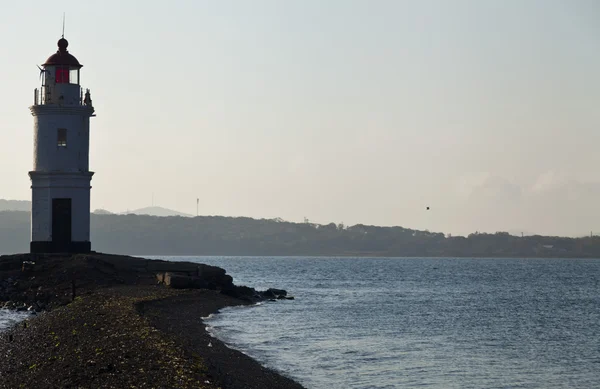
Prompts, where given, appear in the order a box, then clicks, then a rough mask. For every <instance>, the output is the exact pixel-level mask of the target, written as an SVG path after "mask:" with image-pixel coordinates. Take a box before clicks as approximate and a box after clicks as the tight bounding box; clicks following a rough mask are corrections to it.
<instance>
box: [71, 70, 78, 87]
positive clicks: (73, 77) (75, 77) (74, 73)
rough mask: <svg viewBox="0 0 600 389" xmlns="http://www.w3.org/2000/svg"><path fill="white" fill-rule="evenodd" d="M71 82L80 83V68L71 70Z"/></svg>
mask: <svg viewBox="0 0 600 389" xmlns="http://www.w3.org/2000/svg"><path fill="white" fill-rule="evenodd" d="M69 82H70V83H71V84H79V69H71V70H69Z"/></svg>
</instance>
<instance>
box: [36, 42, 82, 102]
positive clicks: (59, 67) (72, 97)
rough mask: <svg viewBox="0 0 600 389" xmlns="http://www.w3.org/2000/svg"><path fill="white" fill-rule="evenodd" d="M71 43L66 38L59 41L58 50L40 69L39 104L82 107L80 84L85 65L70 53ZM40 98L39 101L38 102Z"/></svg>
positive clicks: (37, 95) (37, 93) (37, 96)
mask: <svg viewBox="0 0 600 389" xmlns="http://www.w3.org/2000/svg"><path fill="white" fill-rule="evenodd" d="M68 46H69V42H68V41H67V40H66V39H65V38H60V39H59V41H58V50H57V51H56V53H55V54H52V55H51V56H50V57H48V59H47V60H46V62H45V63H44V64H43V65H42V68H41V69H40V72H41V74H40V76H41V78H42V87H41V91H40V92H38V91H37V90H36V93H35V101H34V103H35V104H36V105H37V104H58V105H81V104H82V103H83V101H82V100H83V95H82V91H81V87H80V86H79V82H80V69H81V68H82V66H83V65H81V64H80V63H79V61H78V60H77V58H75V57H74V56H73V55H72V54H70V53H69V51H68V50H67V47H68ZM38 98H39V100H38Z"/></svg>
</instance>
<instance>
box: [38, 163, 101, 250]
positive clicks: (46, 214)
mask: <svg viewBox="0 0 600 389" xmlns="http://www.w3.org/2000/svg"><path fill="white" fill-rule="evenodd" d="M93 174H94V173H92V172H88V173H71V174H68V173H65V174H60V173H49V174H46V173H38V172H30V173H29V175H30V177H31V184H32V185H31V193H32V196H31V203H32V204H31V240H32V241H37V242H41V241H51V240H52V199H56V198H70V199H71V207H72V208H71V240H72V241H75V242H87V241H89V240H90V189H91V186H90V182H91V179H92V175H93Z"/></svg>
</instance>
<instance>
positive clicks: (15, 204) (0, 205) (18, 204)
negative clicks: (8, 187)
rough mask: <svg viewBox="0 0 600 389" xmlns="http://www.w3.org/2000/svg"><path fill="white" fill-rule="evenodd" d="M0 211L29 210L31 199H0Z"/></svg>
mask: <svg viewBox="0 0 600 389" xmlns="http://www.w3.org/2000/svg"><path fill="white" fill-rule="evenodd" d="M0 211H27V212H29V211H31V201H28V200H4V199H0Z"/></svg>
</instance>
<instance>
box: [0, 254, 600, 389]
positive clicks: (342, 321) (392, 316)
mask: <svg viewBox="0 0 600 389" xmlns="http://www.w3.org/2000/svg"><path fill="white" fill-rule="evenodd" d="M156 258H159V257H156ZM160 258H164V259H168V260H187V261H193V262H199V263H206V264H211V265H216V266H220V267H222V268H224V269H226V270H227V272H228V273H229V274H230V275H232V276H233V278H234V282H235V283H236V284H239V285H248V286H252V287H254V288H257V289H266V288H269V287H275V288H283V289H287V290H288V292H289V293H290V294H292V295H294V296H295V298H296V299H295V300H293V301H286V300H279V301H276V302H265V303H263V304H260V305H258V306H253V307H233V308H226V309H224V310H222V312H221V313H220V314H217V315H214V316H212V317H211V318H210V319H209V320H207V324H208V325H209V326H210V330H211V331H212V332H213V334H214V335H215V336H217V337H218V338H219V339H222V340H224V341H225V342H226V343H227V344H229V345H230V346H231V347H233V348H236V349H238V350H240V351H242V352H244V353H246V354H248V355H250V356H252V357H253V358H255V359H257V360H259V361H260V362H261V363H263V364H264V365H266V366H268V367H270V368H273V369H275V370H277V371H279V372H281V373H283V374H284V375H287V376H289V377H291V378H293V379H295V380H296V381H298V382H300V383H302V384H303V385H304V386H305V387H306V388H308V389H338V388H339V389H341V388H344V389H345V388H355V389H367V388H369V389H371V388H414V387H423V388H440V389H442V388H444V389H445V388H478V389H479V388H544V389H552V388H586V389H587V388H598V387H600V260H590V259H452V258H446V259H432V258H302V257H271V258H269V257H160ZM24 317H26V315H25V314H22V313H16V312H6V311H1V310H0V331H1V329H2V328H3V327H4V328H6V327H7V326H10V325H12V324H14V323H15V322H17V321H19V320H22V319H23V318H24ZM199 319H200V318H199Z"/></svg>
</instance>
